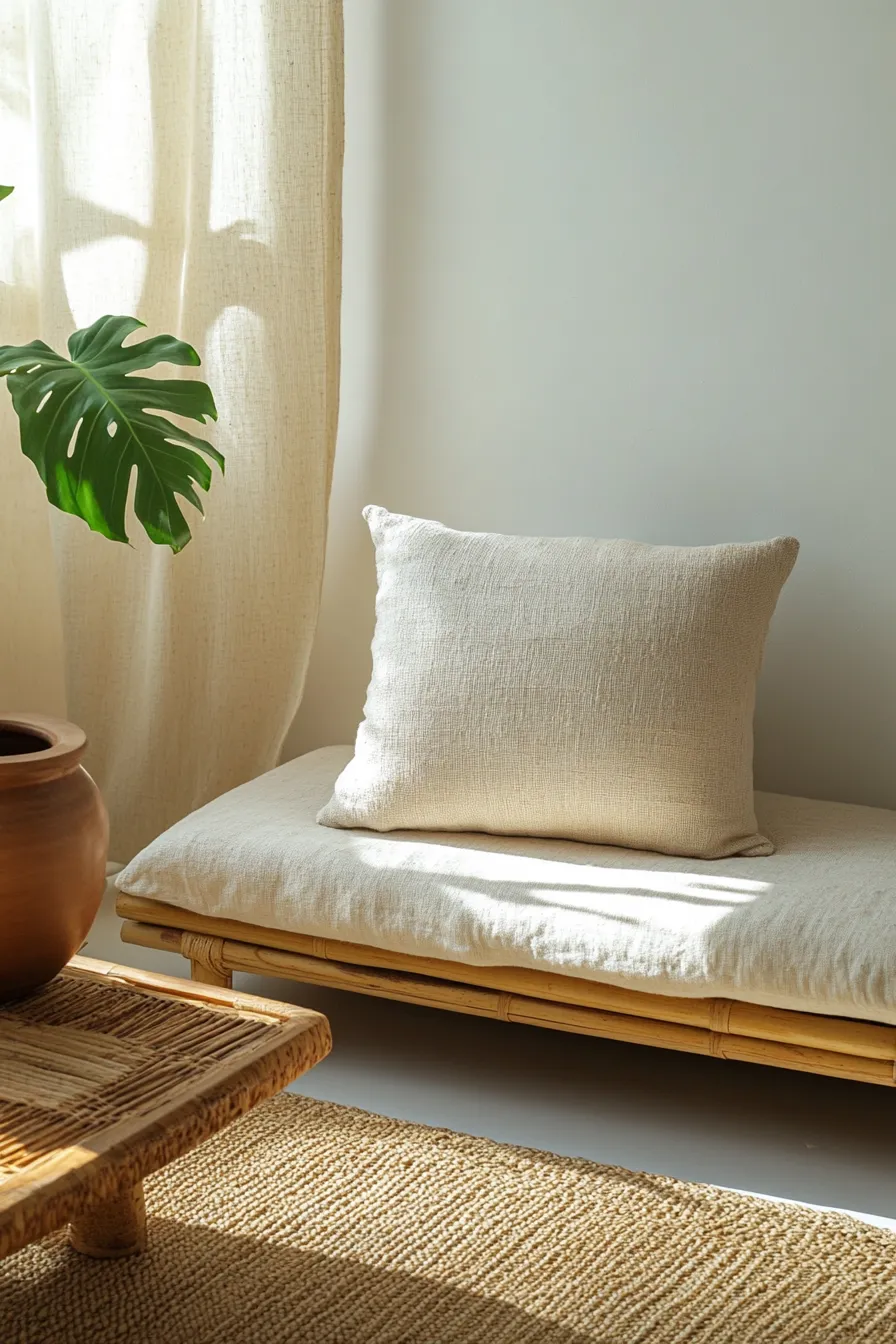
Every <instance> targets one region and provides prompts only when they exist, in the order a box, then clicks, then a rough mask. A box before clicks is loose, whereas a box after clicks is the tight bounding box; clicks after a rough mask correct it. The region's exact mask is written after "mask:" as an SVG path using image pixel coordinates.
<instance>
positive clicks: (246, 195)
mask: <svg viewBox="0 0 896 1344" xmlns="http://www.w3.org/2000/svg"><path fill="white" fill-rule="evenodd" d="M7 3H9V4H12V5H13V6H15V5H17V4H20V9H19V11H18V15H19V20H20V28H21V34H23V35H24V36H23V38H22V40H21V41H19V39H18V38H15V35H13V38H15V42H18V47H17V50H18V48H20V47H22V46H24V48H25V54H24V58H23V61H22V62H20V65H19V67H17V68H21V69H22V70H24V71H25V75H24V76H23V79H22V81H20V82H22V83H23V87H24V93H23V100H20V105H19V109H18V115H19V117H20V119H22V120H24V121H26V122H27V126H28V132H29V135H30V137H31V144H32V152H33V154H34V156H35V161H36V165H37V172H36V181H35V183H34V184H33V185H32V186H28V184H25V186H24V187H23V193H22V195H23V200H24V202H25V204H24V205H21V204H20V214H19V218H18V222H17V226H16V227H17V229H18V230H19V236H20V248H21V250H22V253H23V255H25V256H30V257H31V258H32V262H31V264H30V266H28V267H23V266H22V265H19V267H18V270H17V272H16V274H15V275H14V277H13V280H12V282H11V284H10V293H11V294H12V293H14V294H15V295H17V301H18V302H19V303H20V306H22V307H23V308H27V307H28V306H29V304H30V310H31V316H33V317H35V318H36V321H37V325H36V326H35V328H34V330H32V331H30V332H27V333H25V332H23V331H20V330H16V331H15V332H14V333H13V334H14V335H15V336H16V337H21V336H25V335H28V336H29V337H33V336H38V335H40V336H41V337H43V338H44V339H46V340H48V341H49V342H50V343H51V344H52V343H55V342H61V341H64V340H65V338H66V337H67V335H68V334H69V332H70V331H71V330H73V329H74V328H75V327H76V326H77V327H81V326H85V325H87V324H88V323H90V322H92V321H93V320H94V319H95V318H96V317H98V316H100V315H101V314H102V313H106V312H116V313H118V312H120V313H133V314H134V315H135V316H137V317H139V318H141V319H142V320H143V321H144V322H146V323H147V324H148V326H149V327H150V328H151V330H152V332H156V331H171V332H173V333H174V334H175V335H177V336H179V337H181V338H182V339H185V340H187V341H189V342H190V343H191V344H192V345H195V346H196V348H197V349H198V350H199V352H200V354H201V356H202V361H203V368H202V371H201V376H203V377H204V378H205V379H206V380H207V381H208V382H209V384H210V385H211V387H212V389H213V391H214V393H215V397H216V400H217V403H218V411H219V421H218V423H217V425H212V426H209V427H208V429H209V437H211V438H212V440H213V442H214V443H215V444H216V445H217V447H218V448H220V449H221V451H222V452H223V453H224V455H225V457H226V459H227V471H226V476H225V477H224V478H223V479H221V478H220V477H219V476H217V474H216V479H215V480H214V482H213V485H212V489H211V492H210V494H209V496H208V498H207V501H206V518H205V520H204V521H203V520H202V519H201V518H200V517H199V516H198V515H195V526H193V541H192V542H191V543H190V545H189V546H188V547H187V548H186V550H185V551H183V552H182V553H181V554H180V555H178V556H173V555H171V554H170V553H169V552H168V551H166V550H163V549H161V548H159V547H155V546H152V545H151V544H150V543H149V542H148V541H147V540H146V538H145V537H144V536H143V534H142V532H139V531H138V529H137V526H136V524H133V523H132V525H131V527H130V529H129V530H130V533H131V540H132V543H133V544H132V546H131V547H124V546H118V545H115V544H114V543H111V542H109V541H107V540H106V539H104V538H102V537H99V536H97V535H95V534H92V533H90V532H88V530H87V529H86V527H85V526H84V525H83V524H81V523H79V522H77V521H75V520H73V519H71V518H67V517H64V516H61V515H54V517H53V520H52V528H53V542H54V549H55V557H56V572H57V577H58V585H59V597H60V606H61V613H62V617H61V628H62V644H63V646H64V673H65V684H66V688H67V696H68V713H69V716H70V717H71V718H73V719H74V720H75V721H76V722H78V723H80V724H81V725H82V726H83V727H84V728H85V729H86V730H87V733H88V735H89V737H90V741H91V748H90V754H89V757H88V766H89V768H90V769H91V770H92V772H93V773H94V775H95V777H96V778H97V781H98V783H99V784H100V787H101V788H102V790H103V793H104V796H105V798H106V801H107V805H108V806H109V810H110V814H111V818H112V847H111V853H112V855H113V857H115V858H119V859H127V858H128V857H130V856H131V855H132V854H133V853H134V852H135V851H136V850H137V849H138V848H139V847H140V846H142V845H143V844H144V843H146V841H148V840H149V839H150V838H151V837H152V836H153V835H155V834H157V833H158V832H159V831H160V830H162V829H163V828H164V827H166V826H167V825H170V824H171V823H172V822H173V821H174V820H176V819H177V818H178V817H180V816H183V815H184V814H185V813H186V812H188V811H190V810H191V809H193V808H195V807H197V806H199V805H200V804H202V803H203V802H206V801H207V800H208V799H210V798H211V797H214V796H215V795H217V794H219V793H221V792H223V791H224V790H225V789H228V788H231V787H233V786H234V785H236V784H238V783H240V782H242V781H243V780H245V779H248V778H250V777H251V776H253V775H255V774H257V773H259V772H260V771H261V770H264V769H267V768H269V767H270V766H272V765H274V764H276V761H277V758H278V755H279V752H280V749H281V747H282V744H283V739H284V737H285V735H286V732H287V729H288V727H289V725H290V723H291V721H292V718H293V716H294V714H295V711H296V708H297V706H298V702H299V699H300V696H301V691H302V686H303V682H304V677H305V671H306V667H307V661H308V656H309V652H310V646H311V640H312V636H313V631H314V626H315V623H316V619H317V610H318V602H319V594H320V585H321V576H322V569H323V556H324V544H325V533H326V513H327V499H328V494H329V487H330V478H331V472H332V460H333V450H334V443H335V429H336V411H337V400H338V365H339V290H340V247H341V167H342V142H343V122H342V15H341V5H340V3H338V0H301V3H297V0H90V3H89V4H79V5H73V4H72V3H71V0H4V5H6V4H7ZM10 32H12V30H10ZM21 34H20V36H21ZM7 37H8V35H6V36H5V37H4V41H7ZM10 40H12V39H10ZM13 44H14V43H13ZM2 93H3V96H4V98H5V97H6V90H3V91H2ZM4 115H5V117H6V122H7V124H8V123H9V121H10V115H11V114H10V113H9V110H8V108H7V109H6V112H5V114H4ZM29 194H30V205H31V219H30V224H29V225H28V227H27V228H26V227H25V224H23V223H22V218H23V217H25V218H26V223H27V215H28V199H29ZM2 225H3V216H2V214H0V235H2V232H3V228H2ZM0 255H2V253H0ZM7 307H10V308H11V304H7V303H6V302H4V307H3V310H2V312H0V321H3V322H4V323H5V321H6V313H7ZM19 325H20V324H19ZM0 339H3V340H5V339H8V335H7V332H6V331H5V330H4V329H3V328H0ZM164 372H165V373H167V374H170V372H171V371H170V370H165V371H164ZM0 434H2V439H0V451H2V453H3V454H5V455H6V457H7V458H8V456H9V454H10V453H11V452H12V451H13V450H14V451H16V452H17V451H18V448H17V446H16V445H15V444H14V442H13V440H12V437H11V428H10V418H9V417H4V419H3V420H2V422H0ZM26 465H27V464H26ZM17 466H18V464H17ZM192 521H193V519H192V517H191V525H192ZM36 530H37V532H40V527H39V526H38V527H37V529H36ZM6 549H7V543H6V539H5V535H4V536H3V537H0V559H2V560H3V561H4V562H5V561H6V559H7V556H6V555H5V554H4V552H5V551H6ZM33 551H34V554H35V556H36V557H37V556H38V553H40V556H41V557H43V556H44V555H45V551H46V542H45V540H44V541H43V542H42V543H41V542H40V541H39V540H35V541H34V542H33ZM35 565H36V567H35V573H36V572H37V560H36V562H35ZM47 605H48V602H47V598H46V596H45V595H43V596H42V597H41V600H40V608H39V611H38V610H36V611H35V616H34V619H35V623H38V624H43V623H44V620H43V618H44V616H45V614H46V611H47ZM0 676H2V664H0ZM4 691H5V688H4V687H3V685H2V682H0V696H2V698H3V699H6V698H7V696H6V695H5V694H4ZM26 707H27V706H26ZM32 707H34V708H40V707H42V706H40V705H38V704H35V705H33V706H32Z"/></svg>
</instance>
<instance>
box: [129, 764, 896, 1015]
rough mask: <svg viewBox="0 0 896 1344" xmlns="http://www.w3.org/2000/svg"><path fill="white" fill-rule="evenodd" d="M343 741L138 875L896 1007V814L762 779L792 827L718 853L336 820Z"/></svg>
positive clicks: (641, 971) (728, 989)
mask: <svg viewBox="0 0 896 1344" xmlns="http://www.w3.org/2000/svg"><path fill="white" fill-rule="evenodd" d="M350 755H351V748H349V747H327V748H325V749H323V750H321V751H316V752H312V753H311V754H310V755H308V756H304V757H301V758H300V759H299V760H295V761H290V762H289V763H288V764H287V765H283V766H281V767H280V768H279V769H277V770H272V771H271V772H270V773H269V774H266V775H262V776H261V777H260V778H258V779H255V780H253V781H252V782H251V783H249V784H245V785H243V786H242V787H241V788H238V789H234V790H233V792H231V793H227V794H224V795H223V797H221V798H218V799H216V800H215V801H214V802H213V803H209V804H208V805H207V806H206V807H204V808H201V809H200V811H198V812H194V813H193V815H192V816H189V817H187V818H185V820H183V821H181V822H178V824H177V825H176V826H173V827H172V828H171V830H169V831H166V832H165V834H164V835H161V836H160V837H159V838H158V839H157V840H155V841H153V843H152V844H151V845H149V846H148V848H146V849H144V850H143V851H142V853H140V854H138V855H137V857H136V858H135V859H134V860H133V861H132V862H131V863H130V864H128V866H127V867H126V868H125V869H124V870H123V872H122V873H121V874H120V875H119V877H118V886H119V888H120V889H121V890H122V891H127V892H132V893H133V894H134V895H137V896H148V897H152V898H153V899H155V900H159V901H167V902H169V903H170V904H173V905H178V906H182V907H183V908H185V909H187V910H194V911H196V912H198V913H200V914H205V915H216V916H222V917H224V918H228V919H236V920H243V921H244V922H246V923H250V924H260V925H262V926H264V927H266V928H276V929H287V930H292V931H294V932H297V933H306V934H311V935H313V936H317V937H326V938H338V939H342V940H343V941H345V942H355V943H364V944H367V945H368V946H371V947H379V948H385V949H388V950H389V951H393V952H405V953H411V954H415V955H418V956H424V957H440V958H444V959H446V960H449V961H461V962H467V963H469V964H471V965H474V966H494V965H498V966H505V965H506V966H527V967H534V968H536V969H538V970H543V971H560V972H562V973H563V974H564V975H572V976H578V977H581V978H582V979H586V980H598V981H603V982H606V983H608V984H613V985H623V986H626V987H628V988H630V989H640V990H648V991H651V992H653V993H657V994H672V995H686V996H695V997H701V996H716V995H719V996H722V997H725V998H733V999H744V1000H746V1001H747V1002H752V1003H761V1004H768V1005H769V1006H771V1007H779V1008H795V1009H802V1010H803V1011H806V1012H816V1013H833V1014H839V1015H843V1016H852V1017H861V1018H868V1019H870V1020H872V1021H880V1022H891V1023H894V1024H896V813H894V812H888V811H884V810H882V809H878V808H869V807H855V806H848V805H846V804H842V803H824V802H813V801H810V800H807V799H804V798H788V797H783V796H782V795H779V794H757V796H756V797H757V809H758V813H759V818H760V822H761V825H762V827H763V829H764V830H766V831H767V833H768V834H769V835H771V836H772V837H773V839H774V840H775V842H776V844H777V852H776V853H775V854H774V855H772V856H771V857H764V858H730V859H721V860H715V861H704V860H699V859H683V858H672V857H664V856H662V855H658V854H655V853H641V852H638V851H634V850H625V849H613V848H609V847H604V846H591V845H582V844H576V843H574V842H572V841H563V840H536V839H523V838H509V837H504V836H492V835H483V834H470V835H458V834H455V835H437V834H427V833H421V832H395V833H390V834H388V835H378V834H376V833H373V832H370V831H360V830H359V831H347V830H332V829H327V828H326V827H323V826H318V825H317V824H316V822H315V815H316V813H317V811H318V809H319V808H320V806H321V804H322V802H323V801H324V799H325V798H326V797H327V796H328V794H329V793H330V791H331V789H332V787H333V781H334V780H335V778H336V776H337V774H338V773H339V771H340V770H341V769H342V768H343V767H344V766H345V764H346V761H347V760H348V759H349V757H350Z"/></svg>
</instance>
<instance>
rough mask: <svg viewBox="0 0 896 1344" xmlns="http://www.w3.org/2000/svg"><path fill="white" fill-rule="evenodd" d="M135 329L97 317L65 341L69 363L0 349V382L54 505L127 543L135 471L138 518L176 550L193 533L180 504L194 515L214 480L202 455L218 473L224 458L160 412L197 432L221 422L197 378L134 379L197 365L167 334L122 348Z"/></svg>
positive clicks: (41, 347)
mask: <svg viewBox="0 0 896 1344" xmlns="http://www.w3.org/2000/svg"><path fill="white" fill-rule="evenodd" d="M142 326H143V323H142V322H138V321H137V319H136V318H135V317H109V316H107V317H101V318H99V320H98V321H96V322H94V324H93V326H92V327H87V328H85V329H84V330H83V331H76V332H75V333H74V335H73V336H71V337H70V338H69V342H68V352H69V356H70V358H69V359H66V358H65V357H64V356H62V355H58V354H57V353H56V352H55V351H54V350H51V349H50V347H49V346H48V345H46V344H45V343H44V342H43V341H32V342H31V343H30V345H18V346H15V345H4V346H0V377H4V376H5V377H6V380H7V383H8V384H9V390H10V392H11V394H12V404H13V407H14V408H15V411H16V414H17V415H18V417H19V424H20V428H21V439H22V452H23V453H24V454H25V456H26V457H29V458H30V459H31V461H32V462H33V463H34V465H35V466H36V467H37V470H38V472H39V473H40V477H41V480H42V481H43V483H44V485H45V486H46V489H47V498H48V499H49V501H50V503H51V504H54V505H55V506H56V508H58V509H62V510H64V512H66V513H73V514H75V516H76V517H78V518H83V519H84V521H85V522H86V523H87V524H88V525H89V526H90V527H92V528H93V530H94V531H95V532H102V534H103V536H106V537H111V538H112V540H113V541H127V539H128V537H127V533H126V531H125V506H126V504H127V497H128V488H129V485H130V480H131V476H132V474H133V473H134V471H136V473H137V486H136V492H135V496H134V511H135V513H136V515H137V518H138V519H139V521H140V522H141V523H142V524H143V526H144V528H145V529H146V532H147V534H148V535H149V537H150V538H151V540H152V541H154V542H157V543H159V544H160V545H164V546H170V547H171V549H172V550H173V551H180V550H183V548H184V546H186V544H187V542H188V541H189V540H190V529H189V527H188V525H187V520H186V519H185V517H184V515H183V513H182V512H181V509H180V506H179V504H178V496H180V497H181V498H182V499H186V500H189V502H190V503H191V504H193V505H194V506H195V507H196V508H197V509H198V510H199V511H200V513H201V512H202V504H201V502H200V499H199V496H198V495H197V493H196V489H195V487H196V486H199V487H200V488H201V489H203V490H208V488H209V486H210V485H211V478H212V473H211V467H210V466H209V464H208V462H206V460H205V457H209V458H211V460H212V461H213V462H216V463H217V464H218V466H219V467H220V468H221V470H222V471H223V470H224V459H223V457H222V456H221V454H220V453H219V452H218V451H217V449H216V448H213V447H212V445H211V444H210V443H209V442H208V441H207V440H206V439H202V438H199V437H198V436H197V435H195V434H191V433H190V432H189V430H186V429H182V428H181V427H180V426H179V425H175V424H174V423H172V421H170V420H168V419H167V418H166V417H165V415H164V414H160V412H165V411H167V412H169V413H170V414H173V415H180V416H186V417H187V418H188V419H191V420H198V421H199V422H200V423H202V424H204V423H205V421H206V420H207V419H211V420H217V418H218V414H217V411H216V409H215V400H214V397H213V396H212V393H211V389H210V388H209V387H208V385H207V384H206V383H203V382H200V381H199V380H198V379H163V378H135V377H134V376H133V372H132V371H133V370H134V369H149V368H153V367H154V366H155V365H156V364H184V365H188V364H192V365H197V364H199V363H200V360H199V356H198V355H197V353H196V351H195V350H194V349H193V347H192V346H191V345H187V344H186V342H184V341H178V340H176V339H175V337H173V336H153V337H150V338H149V339H148V340H144V341H137V342H135V343H134V344H133V345H128V346H123V345H122V342H123V341H124V339H125V338H126V337H127V336H129V335H130V334H131V332H133V331H136V330H137V329H138V327H142ZM194 449H198V450H199V451H198V452H196V451H194ZM201 453H204V454H205V457H202V456H200V454H201Z"/></svg>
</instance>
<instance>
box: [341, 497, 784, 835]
mask: <svg viewBox="0 0 896 1344" xmlns="http://www.w3.org/2000/svg"><path fill="white" fill-rule="evenodd" d="M364 515H365V517H366V518H367V521H368V523H369V525H370V530H371V533H372V535H373V538H374V541H375V543H376V561H377V575H378V579H379V591H378V595H377V605H376V632H375V635H374V640H373V673H372V676H371V681H370V688H369V690H368V694H367V703H366V706H365V710H364V721H363V723H362V724H361V726H360V728H359V730H358V738H357V743H356V746H355V754H354V757H353V759H352V761H351V763H350V764H349V765H348V767H347V768H346V770H345V771H344V772H343V773H342V775H341V776H340V778H339V780H338V782H337V784H336V788H335V792H334V794H333V798H332V799H331V800H330V801H329V802H328V803H327V805H326V806H325V807H324V808H323V809H322V810H321V813H320V815H319V817H318V821H319V822H321V823H322V824H323V825H325V826H351V827H355V826H365V827H368V828H370V829H372V830H376V831H392V830H400V829H421V830H440V831H489V832H492V833H494V834H505V835H535V836H562V837H565V838H568V839H572V840H584V841H588V842H591V843H602V844H614V845H626V846H631V847H633V848H636V849H654V850H659V851H661V852H663V853H667V854H690V855H697V856H699V857H701V858H707V859H708V858H720V857H722V856H724V855H727V854H739V853H744V854H749V853H753V854H760V853H763V854H767V853H769V851H770V849H771V845H770V844H769V842H768V840H767V838H766V837H764V836H762V835H760V834H758V832H757V824H756V816H755V813H754V810H753V709H754V703H755V698H756V679H757V677H758V675H759V666H760V662H761V659H762V650H763V645H764V643H765V636H766V632H767V630H768V623H769V621H770V620H771V616H772V612H773V611H774V609H775V603H776V602H777V600H778V594H779V592H780V590H781V586H782V584H783V583H784V581H785V579H786V578H787V576H788V574H789V573H790V571H791V569H792V568H793V564H794V561H795V559H796V554H797V549H798V546H797V542H796V541H794V540H793V538H790V537H784V538H778V539H776V540H773V541H763V542H754V543H749V544H746V545H725V546H648V545H645V544H642V543H640V542H633V541H595V540H593V539H591V538H586V537H509V536H500V535H495V534H491V533H480V532H455V531H452V530H451V529H450V528H447V527H443V526H442V525H441V524H439V523H433V522H428V521H427V520H425V519H421V518H409V517H406V516H404V515H402V514H394V513H388V512H387V511H386V510H385V509H379V508H372V507H371V508H367V509H365V510H364Z"/></svg>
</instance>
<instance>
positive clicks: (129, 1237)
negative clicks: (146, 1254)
mask: <svg viewBox="0 0 896 1344" xmlns="http://www.w3.org/2000/svg"><path fill="white" fill-rule="evenodd" d="M69 1241H70V1242H71V1244H72V1246H74V1248H75V1250H76V1251H80V1252H81V1254H82V1255H92V1256H94V1257H95V1258H96V1259H98V1260H119V1259H121V1258H122V1257H123V1256H125V1255H136V1254H137V1252H138V1251H142V1250H144V1249H145V1248H146V1208H145V1205H144V1203H143V1185H142V1183H141V1182H139V1181H138V1182H137V1184H136V1185H134V1186H132V1187H131V1189H130V1190H124V1191H123V1192H122V1193H121V1194H120V1195H118V1196H116V1198H115V1199H109V1200H107V1201H106V1203H105V1204H94V1206H93V1207H92V1208H90V1209H87V1210H85V1212H84V1213H82V1214H81V1216H80V1218H78V1219H76V1220H75V1221H74V1222H73V1223H72V1225H71V1228H70V1229H69Z"/></svg>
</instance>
